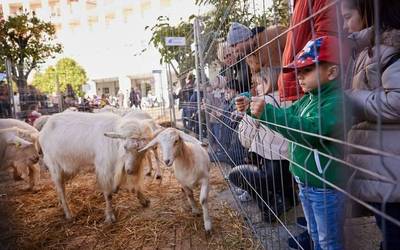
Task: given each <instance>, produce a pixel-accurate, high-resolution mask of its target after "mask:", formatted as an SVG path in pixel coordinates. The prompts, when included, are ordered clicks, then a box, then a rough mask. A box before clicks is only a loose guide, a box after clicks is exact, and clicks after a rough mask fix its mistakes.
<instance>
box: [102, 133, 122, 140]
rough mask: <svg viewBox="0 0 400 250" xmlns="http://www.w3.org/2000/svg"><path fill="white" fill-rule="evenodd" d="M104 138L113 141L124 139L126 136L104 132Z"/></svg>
mask: <svg viewBox="0 0 400 250" xmlns="http://www.w3.org/2000/svg"><path fill="white" fill-rule="evenodd" d="M104 136H106V137H110V138H113V139H126V136H123V135H121V134H118V133H115V132H105V133H104Z"/></svg>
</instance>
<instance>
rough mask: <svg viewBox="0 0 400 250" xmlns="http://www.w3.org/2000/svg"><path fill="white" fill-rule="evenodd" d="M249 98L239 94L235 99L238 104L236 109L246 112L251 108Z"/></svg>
mask: <svg viewBox="0 0 400 250" xmlns="http://www.w3.org/2000/svg"><path fill="white" fill-rule="evenodd" d="M249 103H250V101H249V98H247V97H246V96H238V97H236V99H235V104H236V110H237V111H239V112H246V110H247V109H248V108H249Z"/></svg>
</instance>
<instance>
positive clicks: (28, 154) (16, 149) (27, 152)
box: [0, 119, 40, 189]
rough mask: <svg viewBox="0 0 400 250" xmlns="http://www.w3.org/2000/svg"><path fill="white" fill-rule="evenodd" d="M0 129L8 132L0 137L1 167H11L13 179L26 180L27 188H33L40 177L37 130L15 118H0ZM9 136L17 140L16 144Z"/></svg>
mask: <svg viewBox="0 0 400 250" xmlns="http://www.w3.org/2000/svg"><path fill="white" fill-rule="evenodd" d="M0 130H2V131H3V133H5V132H6V131H8V132H9V133H7V134H3V136H2V138H1V139H0V165H2V166H3V168H9V167H12V168H13V175H14V179H15V180H19V179H21V178H22V179H23V180H25V181H27V182H28V188H27V189H33V188H34V187H35V186H36V184H37V183H38V181H39V179H40V170H39V166H38V165H37V164H36V163H37V162H38V161H39V160H40V157H39V145H38V142H37V136H38V131H37V130H36V129H35V128H34V127H32V126H31V125H29V124H27V123H25V122H22V121H19V120H16V119H0ZM5 135H7V136H8V137H7V138H6V137H5ZM10 138H16V140H19V142H18V144H13V143H12V140H10ZM20 139H22V140H23V141H21V140H20ZM21 142H24V143H21ZM12 145H14V146H12ZM20 146H23V147H20Z"/></svg>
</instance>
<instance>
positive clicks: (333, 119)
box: [236, 36, 346, 249]
mask: <svg viewBox="0 0 400 250" xmlns="http://www.w3.org/2000/svg"><path fill="white" fill-rule="evenodd" d="M337 51H338V40H337V38H336V37H334V36H323V37H319V38H317V39H315V40H310V41H309V42H308V43H307V44H306V46H305V47H304V48H303V49H302V50H301V51H300V52H299V53H298V54H297V55H296V57H295V58H294V60H293V62H291V63H290V64H288V65H287V66H285V67H284V68H283V70H284V72H290V71H294V70H297V76H298V81H299V84H300V87H301V88H302V90H303V91H304V93H305V95H304V96H303V97H302V98H301V99H299V100H298V101H296V102H295V103H294V104H293V105H292V106H290V107H289V108H286V109H283V108H276V107H274V106H273V105H270V104H265V102H264V99H257V98H256V97H253V98H252V102H251V104H250V108H249V109H248V110H247V111H248V113H249V114H251V115H252V116H253V117H255V118H258V119H260V120H261V121H266V122H268V123H266V126H268V127H270V128H271V129H273V130H275V131H277V132H278V133H280V134H281V135H283V136H284V137H286V138H287V139H289V140H290V152H291V154H290V155H289V157H290V158H291V164H290V171H291V172H292V174H293V175H294V178H295V180H296V182H297V183H298V186H299V197H300V200H301V203H302V206H303V210H304V215H305V217H306V220H307V224H308V231H309V233H310V235H311V238H312V240H313V242H314V249H344V245H343V238H342V237H343V224H344V194H342V193H341V192H339V191H338V190H336V189H335V188H334V187H333V186H332V185H331V184H333V185H335V186H339V187H340V186H342V185H344V184H345V182H346V178H345V175H344V173H343V170H344V169H343V166H342V165H341V164H340V163H339V162H338V161H336V160H332V159H331V158H329V157H326V156H325V155H329V156H331V157H336V158H338V159H341V150H340V148H339V147H338V145H336V144H334V143H332V142H331V141H329V140H325V139H322V138H320V137H319V136H324V137H331V138H342V137H343V135H344V131H343V129H342V128H343V124H342V120H341V118H342V115H341V107H342V100H341V92H340V89H339V86H340V84H339V83H338V77H339V66H338V65H339V56H338V53H337ZM236 105H237V109H238V110H239V111H240V110H245V109H246V108H247V107H248V105H247V106H246V103H245V102H243V101H240V102H236ZM275 124H276V125H280V126H275Z"/></svg>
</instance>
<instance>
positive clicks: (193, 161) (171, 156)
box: [140, 128, 211, 233]
mask: <svg viewBox="0 0 400 250" xmlns="http://www.w3.org/2000/svg"><path fill="white" fill-rule="evenodd" d="M157 145H159V147H160V151H161V153H162V157H163V160H164V162H165V164H166V165H167V166H173V168H174V173H175V177H176V179H177V180H178V182H179V183H180V184H181V185H182V187H183V190H184V192H185V194H186V197H187V199H188V201H189V203H190V205H191V207H192V212H193V213H195V214H197V213H199V210H198V209H197V207H196V204H195V201H194V198H193V188H195V187H196V186H197V185H198V184H200V185H201V189H200V204H201V206H202V209H203V220H204V228H205V230H206V232H207V233H210V232H211V220H210V216H209V214H208V190H209V171H210V158H209V156H208V153H207V151H206V150H205V148H203V146H202V145H201V142H200V141H198V140H197V139H195V138H194V137H191V136H189V135H187V134H185V133H183V132H182V131H179V130H177V129H174V128H167V129H165V130H163V131H162V132H160V133H159V134H158V135H157V136H156V137H155V138H154V139H153V140H151V141H150V142H149V143H148V144H147V145H146V146H145V147H144V148H143V149H141V150H140V151H144V150H147V149H150V148H155V147H157Z"/></svg>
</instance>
